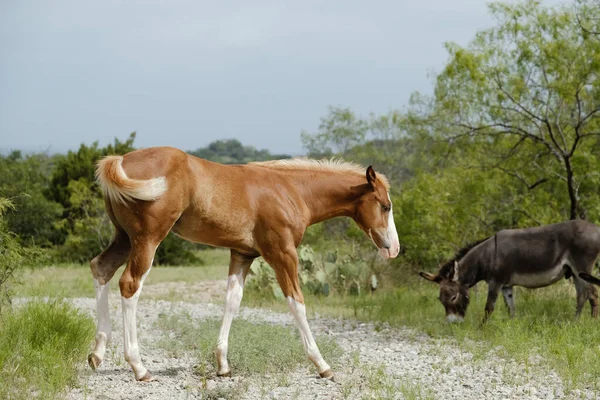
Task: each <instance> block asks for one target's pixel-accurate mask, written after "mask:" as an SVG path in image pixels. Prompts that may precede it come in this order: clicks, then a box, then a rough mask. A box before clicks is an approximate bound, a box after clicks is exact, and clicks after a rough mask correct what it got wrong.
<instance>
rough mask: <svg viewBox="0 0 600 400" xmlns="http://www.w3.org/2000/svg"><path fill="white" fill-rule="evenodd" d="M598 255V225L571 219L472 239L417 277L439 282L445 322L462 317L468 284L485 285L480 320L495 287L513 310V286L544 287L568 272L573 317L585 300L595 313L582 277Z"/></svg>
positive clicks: (594, 297) (593, 295)
mask: <svg viewBox="0 0 600 400" xmlns="http://www.w3.org/2000/svg"><path fill="white" fill-rule="evenodd" d="M599 254H600V229H599V228H598V227H597V226H596V225H594V224H592V223H590V222H586V221H582V220H574V221H567V222H562V223H558V224H552V225H546V226H541V227H535V228H527V229H507V230H502V231H499V232H498V233H496V235H494V236H492V237H490V238H487V239H484V240H481V241H479V242H476V243H473V244H471V245H469V246H467V247H465V248H464V249H462V250H461V251H459V252H458V254H457V255H456V256H455V257H454V258H453V259H452V260H450V261H448V262H447V263H446V264H444V265H443V266H442V267H441V268H440V269H439V271H438V274H437V275H433V274H429V273H427V272H420V275H421V276H422V277H423V278H425V279H428V280H430V281H433V282H436V283H439V285H440V301H441V302H442V304H443V305H444V307H445V309H446V317H447V318H448V321H450V322H458V321H462V320H463V318H464V316H465V313H466V311H467V307H468V305H469V288H470V287H472V286H474V285H475V284H476V283H478V282H480V281H486V282H487V284H488V298H487V303H486V305H485V317H484V321H485V320H486V319H487V318H488V317H489V316H490V315H491V314H492V312H493V311H494V304H495V303H496V299H497V297H498V294H499V292H500V290H502V294H503V296H504V301H505V302H506V305H507V306H508V309H509V312H510V314H511V315H513V314H514V309H515V305H514V297H513V291H512V287H513V286H514V285H517V286H524V287H527V288H539V287H543V286H549V285H551V284H553V283H555V282H557V281H558V280H560V279H561V278H563V277H565V276H566V277H569V276H571V275H572V276H573V277H574V280H575V288H576V290H577V308H576V315H577V316H579V315H580V314H581V310H582V309H583V306H584V304H585V301H586V300H589V302H590V305H591V307H592V316H593V317H597V316H598V291H597V290H596V288H595V287H594V286H592V285H590V284H588V283H587V282H585V281H584V280H583V279H581V278H579V274H580V273H582V272H583V273H587V274H589V273H590V272H591V271H592V267H593V266H594V263H595V261H596V259H597V258H598V255H599Z"/></svg>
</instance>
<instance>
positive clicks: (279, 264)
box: [263, 245, 333, 379]
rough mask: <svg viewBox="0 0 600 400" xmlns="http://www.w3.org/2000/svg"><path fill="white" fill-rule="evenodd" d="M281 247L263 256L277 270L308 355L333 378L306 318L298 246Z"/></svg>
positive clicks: (318, 368)
mask: <svg viewBox="0 0 600 400" xmlns="http://www.w3.org/2000/svg"><path fill="white" fill-rule="evenodd" d="M281 248H282V249H285V250H282V251H274V252H272V253H270V254H263V257H264V258H265V260H266V261H267V262H268V263H269V264H270V265H271V266H272V267H273V269H274V270H275V275H276V277H277V281H278V282H279V286H281V290H282V291H283V294H284V296H285V297H286V298H287V301H288V305H289V307H290V311H291V313H292V315H293V316H294V321H295V323H296V327H297V328H298V331H299V332H300V338H301V340H302V344H303V345H304V351H305V353H306V355H307V356H308V358H309V359H310V360H311V361H312V362H313V363H314V364H315V366H316V367H317V371H318V372H319V375H320V376H321V377H322V378H327V379H333V372H332V371H331V367H330V366H329V364H327V363H326V362H325V360H324V359H323V356H321V352H320V351H319V347H318V346H317V343H316V342H315V339H314V338H313V335H312V333H311V331H310V328H309V326H308V321H307V319H306V307H305V305H304V296H303V295H302V291H301V290H300V283H299V282H298V254H297V253H296V248H295V247H294V246H292V245H290V246H282V247H281Z"/></svg>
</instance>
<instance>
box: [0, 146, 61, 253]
mask: <svg viewBox="0 0 600 400" xmlns="http://www.w3.org/2000/svg"><path fill="white" fill-rule="evenodd" d="M52 165H53V159H52V158H51V157H49V156H47V155H46V154H35V155H29V156H27V157H23V156H22V155H21V153H20V152H17V151H15V152H12V153H11V154H10V155H8V156H7V157H1V156H0V190H1V191H2V193H3V195H4V196H5V197H7V198H9V199H11V202H12V203H13V204H14V206H15V207H14V209H12V210H8V212H7V213H6V215H5V221H6V224H7V227H8V229H9V230H10V231H11V232H13V233H15V234H16V235H17V236H18V237H19V240H20V241H21V242H22V243H24V244H35V245H38V246H50V245H52V244H54V243H58V242H60V241H61V240H62V239H63V235H62V234H61V232H60V231H59V230H58V229H56V227H55V222H56V220H58V219H59V218H60V216H61V215H62V212H63V208H62V207H61V205H60V204H58V203H56V202H54V201H51V200H48V199H47V198H46V197H45V196H44V190H46V188H47V187H48V183H49V175H50V171H51V169H52Z"/></svg>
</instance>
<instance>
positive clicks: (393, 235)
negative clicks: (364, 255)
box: [379, 193, 400, 258]
mask: <svg viewBox="0 0 600 400" xmlns="http://www.w3.org/2000/svg"><path fill="white" fill-rule="evenodd" d="M388 199H389V200H390V204H392V199H391V198H390V194H389V193H388ZM385 237H386V239H387V240H388V243H389V244H390V248H389V249H380V250H379V253H380V254H381V255H382V256H383V257H384V258H395V257H396V256H397V255H398V253H400V240H398V231H396V223H395V222H394V210H393V206H392V208H390V212H389V213H388V223H387V230H386V232H385Z"/></svg>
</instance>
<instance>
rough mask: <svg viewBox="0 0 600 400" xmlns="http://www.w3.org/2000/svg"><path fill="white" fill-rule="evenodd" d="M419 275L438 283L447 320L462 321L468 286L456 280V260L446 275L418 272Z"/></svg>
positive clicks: (467, 301) (467, 296)
mask: <svg viewBox="0 0 600 400" xmlns="http://www.w3.org/2000/svg"><path fill="white" fill-rule="evenodd" d="M419 275H421V277H423V278H425V279H427V280H428V281H432V282H435V283H438V284H439V285H440V297H439V300H440V302H441V303H442V304H443V305H444V308H445V309H446V318H447V319H448V322H462V321H463V319H464V318H465V314H466V313H467V307H469V287H468V285H464V284H461V283H460V282H459V281H458V261H454V268H452V269H451V270H450V274H449V275H448V276H442V275H440V274H438V275H433V274H430V273H427V272H419Z"/></svg>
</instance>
